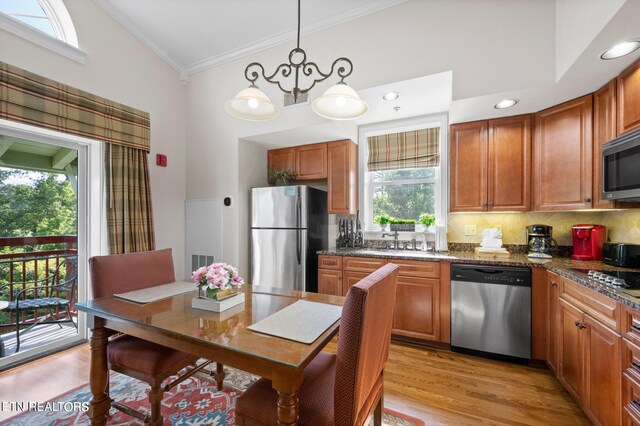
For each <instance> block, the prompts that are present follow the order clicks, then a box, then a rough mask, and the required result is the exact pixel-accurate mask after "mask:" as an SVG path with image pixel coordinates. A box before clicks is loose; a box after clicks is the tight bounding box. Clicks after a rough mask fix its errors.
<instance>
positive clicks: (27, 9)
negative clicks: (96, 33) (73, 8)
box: [0, 0, 78, 47]
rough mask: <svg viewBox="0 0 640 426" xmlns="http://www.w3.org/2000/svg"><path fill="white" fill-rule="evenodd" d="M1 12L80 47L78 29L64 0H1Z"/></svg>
mask: <svg viewBox="0 0 640 426" xmlns="http://www.w3.org/2000/svg"><path fill="white" fill-rule="evenodd" d="M0 12H1V13H4V14H6V15H8V16H10V17H11V18H13V19H16V20H18V21H20V22H22V23H24V24H27V25H29V26H30V27H33V28H35V29H36V30H39V31H41V32H43V33H45V34H48V35H49V36H51V37H54V38H57V39H58V40H62V41H64V42H66V43H68V44H70V45H72V46H74V47H78V38H77V36H76V30H75V28H74V26H73V22H72V21H71V16H69V12H68V11H67V8H66V7H65V5H64V3H63V2H62V0H0Z"/></svg>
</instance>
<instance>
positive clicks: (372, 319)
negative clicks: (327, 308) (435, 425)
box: [236, 263, 399, 426]
mask: <svg viewBox="0 0 640 426" xmlns="http://www.w3.org/2000/svg"><path fill="white" fill-rule="evenodd" d="M398 269H399V268H398V266H397V265H394V264H392V263H389V264H387V265H385V266H383V267H382V268H380V269H378V270H377V271H375V272H373V273H372V274H371V275H368V276H367V277H365V278H363V279H362V280H361V281H360V282H359V283H357V284H356V285H354V286H352V287H351V288H350V289H349V292H348V293H347V297H346V299H345V302H344V306H343V308H342V318H341V319H340V334H339V337H338V349H337V353H336V355H333V354H329V353H326V352H320V353H319V354H318V355H317V356H316V358H315V359H314V360H313V361H311V363H310V364H309V365H308V366H307V367H306V368H305V370H304V381H303V382H302V386H301V387H300V391H299V392H298V400H299V407H300V408H299V417H298V424H299V425H313V426H324V425H326V426H331V425H336V426H356V425H357V426H360V425H363V424H364V423H365V421H366V420H367V418H368V417H369V414H370V413H371V411H372V410H374V413H373V418H374V424H375V425H376V426H378V425H382V408H383V384H384V381H383V372H384V366H385V364H386V362H387V359H388V358H389V345H390V341H391V325H392V321H393V308H394V304H395V298H396V280H397V278H398ZM277 399H278V396H277V393H276V391H275V390H273V389H272V388H271V381H270V380H267V379H260V380H258V381H257V382H255V383H254V384H253V385H251V386H250V387H249V389H247V390H246V392H245V393H244V394H243V395H242V396H240V398H238V400H237V402H236V422H237V424H239V425H256V424H257V425H276V424H277V419H276V408H275V407H276V403H277ZM374 408H375V409H374Z"/></svg>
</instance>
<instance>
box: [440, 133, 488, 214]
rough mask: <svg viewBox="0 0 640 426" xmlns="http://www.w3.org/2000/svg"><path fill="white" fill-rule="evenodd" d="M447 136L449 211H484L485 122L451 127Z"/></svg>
mask: <svg viewBox="0 0 640 426" xmlns="http://www.w3.org/2000/svg"><path fill="white" fill-rule="evenodd" d="M449 132H450V133H449V134H450V136H449V161H450V173H449V185H450V188H451V189H450V194H449V197H450V200H451V201H450V211H451V212H482V211H486V210H487V207H488V202H487V156H488V144H489V142H488V136H487V122H486V121H476V122H473V123H464V124H455V125H452V126H451V128H450V131H449Z"/></svg>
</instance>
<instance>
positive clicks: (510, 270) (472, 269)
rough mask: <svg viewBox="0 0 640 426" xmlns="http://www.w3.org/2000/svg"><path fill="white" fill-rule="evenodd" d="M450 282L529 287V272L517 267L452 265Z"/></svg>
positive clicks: (527, 269) (526, 269)
mask: <svg viewBox="0 0 640 426" xmlns="http://www.w3.org/2000/svg"><path fill="white" fill-rule="evenodd" d="M451 281H462V282H484V283H492V284H504V285H521V286H531V270H530V269H529V268H517V267H502V266H496V267H494V266H487V265H465V264H453V265H451Z"/></svg>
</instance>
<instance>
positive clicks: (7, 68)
mask: <svg viewBox="0 0 640 426" xmlns="http://www.w3.org/2000/svg"><path fill="white" fill-rule="evenodd" d="M0 118H3V119H7V120H11V121H17V122H20V123H25V124H30V125H33V126H38V127H44V128H47V129H52V130H56V131H59V132H63V133H69V134H73V135H78V136H84V137H88V138H91V139H96V140H100V141H104V142H106V143H107V144H106V145H107V147H106V149H105V153H106V158H105V168H106V170H107V172H106V176H107V177H108V179H107V183H106V192H107V201H108V204H107V227H108V231H109V246H110V251H111V253H125V252H131V251H146V250H153V249H154V246H155V242H154V233H153V216H152V214H151V191H150V187H149V170H148V163H147V153H148V152H149V150H150V147H151V142H150V141H151V124H150V118H149V113H147V112H144V111H140V110H137V109H134V108H131V107H128V106H126V105H122V104H119V103H117V102H113V101H110V100H108V99H105V98H101V97H99V96H96V95H93V94H91V93H88V92H85V91H82V90H79V89H76V88H73V87H71V86H67V85H65V84H62V83H58V82H56V81H53V80H50V79H48V78H45V77H42V76H40V75H37V74H34V73H31V72H29V71H26V70H23V69H21V68H18V67H14V66H12V65H9V64H7V63H5V62H1V61H0Z"/></svg>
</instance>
